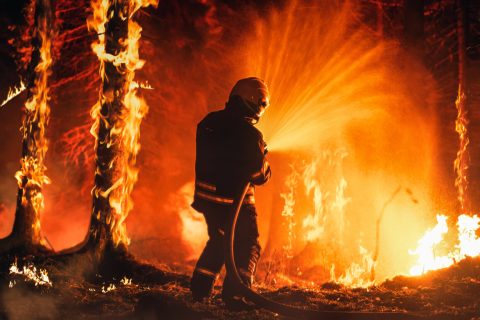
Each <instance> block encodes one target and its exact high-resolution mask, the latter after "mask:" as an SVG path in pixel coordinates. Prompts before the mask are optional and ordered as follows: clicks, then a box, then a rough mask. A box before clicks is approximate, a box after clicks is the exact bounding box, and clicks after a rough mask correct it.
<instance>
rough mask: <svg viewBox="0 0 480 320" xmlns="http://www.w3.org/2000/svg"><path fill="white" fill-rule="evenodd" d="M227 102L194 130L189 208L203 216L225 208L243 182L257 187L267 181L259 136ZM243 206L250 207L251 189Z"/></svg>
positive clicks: (267, 166) (263, 143)
mask: <svg viewBox="0 0 480 320" xmlns="http://www.w3.org/2000/svg"><path fill="white" fill-rule="evenodd" d="M235 103H240V102H238V101H235V100H233V101H231V102H229V103H228V104H227V106H226V108H225V109H224V110H220V111H216V112H211V113H209V114H208V115H207V116H206V117H205V118H204V119H203V120H202V121H201V122H200V123H199V124H198V126H197V138H196V139H197V141H196V143H197V150H196V162H195V195H194V202H193V204H192V207H193V208H194V209H196V210H197V211H200V212H205V211H206V210H208V208H212V206H214V207H215V206H228V205H231V204H232V203H233V200H234V197H235V196H236V195H237V193H238V192H240V191H241V188H242V187H243V184H244V183H245V182H247V181H250V182H252V183H253V184H254V185H261V184H264V183H265V182H267V180H268V179H269V178H270V175H271V171H270V165H269V163H268V161H267V160H266V158H265V154H266V144H265V142H264V141H263V136H262V134H261V132H260V131H259V130H257V129H256V128H255V127H254V126H253V125H252V124H251V123H249V122H248V121H247V120H245V118H243V117H242V116H241V114H239V111H238V110H241V109H240V108H236V107H235V105H234V104H235ZM244 203H245V204H254V203H255V197H254V187H251V189H250V190H249V191H248V192H247V196H246V197H245V200H244Z"/></svg>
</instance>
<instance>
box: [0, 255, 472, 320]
mask: <svg viewBox="0 0 480 320" xmlns="http://www.w3.org/2000/svg"><path fill="white" fill-rule="evenodd" d="M16 263H17V266H20V265H22V266H23V265H25V266H26V267H28V268H32V264H33V263H37V267H36V268H37V270H39V269H42V268H43V267H39V266H40V264H39V261H35V262H32V261H17V262H16ZM12 266H13V265H12ZM72 266H73V265H72ZM44 267H45V268H46V270H48V271H45V272H47V273H48V277H49V281H50V284H43V285H42V284H37V285H36V286H35V284H34V283H33V282H31V281H30V280H28V281H27V280H26V278H25V277H24V276H23V275H18V274H15V273H13V274H10V275H7V274H5V273H2V283H1V291H0V292H1V297H2V299H1V301H0V317H4V318H5V319H25V318H39V317H40V318H42V319H58V318H69V319H80V318H81V319H97V318H98V317H101V318H116V319H118V318H125V319H127V318H128V319H155V318H158V317H160V316H161V317H162V319H205V318H208V319H230V318H232V317H235V318H239V319H251V318H252V317H255V318H256V319H271V318H272V317H273V316H274V315H273V314H272V313H270V312H268V311H265V310H254V311H243V312H232V311H228V310H226V309H224V308H223V304H222V302H221V299H220V296H219V294H218V295H215V296H214V297H213V298H212V300H211V301H210V302H209V303H206V304H202V303H195V302H193V301H192V300H191V296H190V293H189V289H188V277H186V276H185V275H181V274H175V273H171V272H169V271H168V270H165V271H166V273H165V274H166V275H168V276H167V277H165V278H164V281H163V282H162V283H158V282H157V283H154V282H151V281H150V280H148V277H145V276H143V277H142V276H141V275H133V276H132V275H130V276H123V277H118V278H115V279H108V280H106V279H102V278H96V279H95V281H87V280H85V279H84V278H81V277H72V274H74V273H72V274H71V273H67V272H66V271H65V270H68V268H67V269H66V268H65V266H64V267H62V268H57V267H55V265H48V264H46V265H44ZM479 276H480V261H479V260H478V259H472V258H469V259H466V260H464V261H462V262H460V263H459V264H457V265H455V266H452V267H450V268H447V269H444V270H440V271H434V272H430V273H428V274H425V275H423V276H421V277H410V278H408V277H396V278H394V279H391V280H388V281H386V282H384V283H382V284H379V285H377V286H373V287H369V288H368V289H362V288H358V289H352V288H349V287H344V286H342V285H339V284H334V283H325V284H323V285H321V286H318V285H315V284H310V285H307V284H303V285H302V286H296V285H293V286H280V287H272V286H262V285H256V286H255V289H256V290H257V291H259V292H262V294H264V295H266V296H268V297H269V298H272V299H275V300H277V301H282V302H285V303H289V304H294V305H298V306H308V307H309V308H313V309H322V310H343V311H358V310H362V311H384V312H385V311H402V312H405V311H407V312H411V313H414V314H417V315H419V316H421V317H424V318H425V319H472V318H475V317H478V316H479V313H478V301H477V300H476V292H477V291H478V290H479V289H480V282H478V277H479ZM12 281H15V284H14V285H9V283H10V282H12ZM217 289H218V290H219V289H220V288H217ZM216 292H217V293H219V291H216ZM13 306H15V307H13Z"/></svg>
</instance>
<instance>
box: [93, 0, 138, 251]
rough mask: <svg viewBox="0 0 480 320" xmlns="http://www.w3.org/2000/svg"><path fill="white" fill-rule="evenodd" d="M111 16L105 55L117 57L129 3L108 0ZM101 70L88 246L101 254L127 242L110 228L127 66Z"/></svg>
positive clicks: (107, 65) (121, 153)
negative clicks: (115, 234) (120, 238)
mask: <svg viewBox="0 0 480 320" xmlns="http://www.w3.org/2000/svg"><path fill="white" fill-rule="evenodd" d="M107 17H111V18H110V19H109V20H108V21H107V22H106V24H105V52H106V53H107V54H110V55H113V56H117V55H119V53H121V52H124V51H126V49H127V42H126V41H123V40H124V39H127V37H128V20H129V19H128V18H127V19H122V17H129V1H128V0H119V1H111V2H110V4H109V7H108V10H107ZM101 63H102V64H103V67H102V68H104V69H103V70H104V75H102V88H101V93H100V103H101V106H100V110H99V113H98V115H97V116H98V117H99V122H98V133H97V144H96V172H95V187H94V189H93V209H92V210H93V211H92V218H91V223H90V229H89V237H90V245H93V246H94V247H95V251H96V252H97V253H98V254H99V255H102V254H103V252H104V250H105V249H108V248H110V249H114V250H119V251H126V250H127V243H125V242H124V241H117V240H116V239H114V234H113V231H114V230H113V229H114V227H115V225H114V224H115V223H118V221H117V218H116V216H117V215H118V214H120V212H118V211H121V210H123V209H124V208H123V207H124V206H123V203H119V204H117V205H115V201H116V200H117V199H118V198H121V195H119V193H120V192H122V188H121V185H122V184H123V183H125V181H123V179H124V176H125V171H126V170H127V168H126V167H125V166H126V165H125V157H127V156H128V155H126V154H125V150H123V149H122V145H123V144H122V141H121V139H122V136H121V135H120V134H119V130H120V131H121V128H123V127H124V126H125V113H126V111H127V110H126V107H125V104H124V102H125V95H126V94H127V92H128V85H129V83H128V81H127V80H128V79H127V73H128V70H127V68H126V64H125V62H124V61H122V62H121V63H120V64H118V65H115V64H114V63H115V62H114V61H109V60H104V61H103V62H101Z"/></svg>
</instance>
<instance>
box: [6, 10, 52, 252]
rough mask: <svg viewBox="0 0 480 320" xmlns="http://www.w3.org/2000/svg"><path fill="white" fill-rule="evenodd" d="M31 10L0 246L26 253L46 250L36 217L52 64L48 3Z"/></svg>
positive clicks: (42, 177) (40, 207)
mask: <svg viewBox="0 0 480 320" xmlns="http://www.w3.org/2000/svg"><path fill="white" fill-rule="evenodd" d="M34 10H35V18H34V19H35V22H34V28H35V29H34V34H33V37H32V41H31V46H32V54H31V59H30V62H29V65H28V70H27V77H28V79H27V91H28V97H27V102H26V104H25V116H24V119H23V124H22V128H21V132H22V158H21V161H20V162H21V169H20V170H19V171H18V172H17V173H16V175H15V177H16V179H17V181H18V187H19V190H18V197H17V209H16V212H15V223H14V225H13V231H12V233H11V235H10V236H9V237H7V238H6V239H4V240H2V242H1V243H0V247H1V248H2V249H3V250H11V249H15V250H17V249H21V250H24V251H27V252H36V251H38V250H40V251H45V250H46V248H45V245H46V241H45V239H44V238H43V236H42V234H41V226H40V215H41V212H42V210H43V207H44V196H43V193H42V188H43V186H44V184H48V183H49V179H48V177H47V176H46V174H45V171H46V166H45V156H46V153H47V150H48V140H47V138H46V135H45V134H46V129H47V126H48V122H49V115H50V107H49V104H48V100H49V88H48V80H49V75H50V69H51V65H52V57H51V48H52V36H53V31H52V30H53V18H52V6H51V2H50V0H36V1H35V2H34Z"/></svg>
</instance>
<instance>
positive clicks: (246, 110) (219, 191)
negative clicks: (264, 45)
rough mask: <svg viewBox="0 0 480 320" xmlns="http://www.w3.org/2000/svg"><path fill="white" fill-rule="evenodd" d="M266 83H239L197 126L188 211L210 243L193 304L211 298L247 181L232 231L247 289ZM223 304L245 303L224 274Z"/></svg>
mask: <svg viewBox="0 0 480 320" xmlns="http://www.w3.org/2000/svg"><path fill="white" fill-rule="evenodd" d="M269 99H270V97H269V92H268V88H267V86H266V84H265V83H264V82H263V81H262V80H260V79H258V78H255V77H250V78H245V79H241V80H239V81H238V82H237V83H236V84H235V86H234V87H233V89H232V91H231V93H230V96H229V99H228V102H227V103H226V105H225V108H224V109H223V110H220V111H216V112H211V113H209V114H208V115H207V116H206V117H205V118H204V119H203V120H202V121H200V123H199V124H198V126H197V138H196V143H197V151H196V162H195V194H194V201H193V203H192V207H193V208H194V209H195V210H197V211H199V212H201V213H202V214H203V215H204V217H205V221H206V223H207V227H208V236H209V240H208V242H207V244H206V246H205V248H204V249H203V252H202V254H201V255H200V258H199V260H198V262H197V264H196V266H195V270H194V272H193V276H192V279H191V284H190V288H191V292H192V296H193V299H194V300H196V301H202V300H205V299H206V298H208V297H210V295H211V293H212V290H213V286H214V283H215V280H216V279H217V277H218V275H219V273H220V270H221V269H222V266H223V265H224V263H225V256H224V252H225V250H224V245H225V230H226V227H227V225H226V224H227V221H229V215H231V214H233V212H232V204H233V201H234V198H235V197H236V196H237V194H238V193H239V192H241V189H242V187H243V185H244V183H245V182H246V181H250V182H251V185H252V186H251V187H250V189H249V190H248V192H247V195H246V196H245V199H244V202H243V204H242V208H241V211H240V214H239V217H238V222H237V226H236V230H235V243H234V253H235V262H236V265H237V268H238V271H239V273H240V276H241V278H242V280H243V282H244V283H245V284H246V285H247V286H251V284H252V281H253V277H254V274H255V270H256V266H257V261H258V259H259V257H260V245H259V242H258V226H257V212H256V209H255V196H254V191H255V187H254V186H253V185H262V184H264V183H266V182H267V181H268V179H269V178H270V175H271V170H270V165H269V163H268V161H267V159H266V157H265V156H266V154H267V147H266V144H265V142H264V141H263V136H262V134H261V132H260V131H259V130H258V129H256V128H255V127H254V125H255V124H257V123H258V121H259V120H260V117H261V116H262V115H263V113H264V112H265V110H266V109H267V107H268V106H269ZM222 299H223V301H224V302H225V304H226V306H227V307H228V308H230V309H245V308H246V307H247V306H248V302H247V301H246V300H245V299H244V298H243V297H241V296H239V295H237V293H236V292H235V289H234V286H233V284H232V278H231V276H230V275H229V274H227V275H226V277H225V280H224V283H223V290H222Z"/></svg>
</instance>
